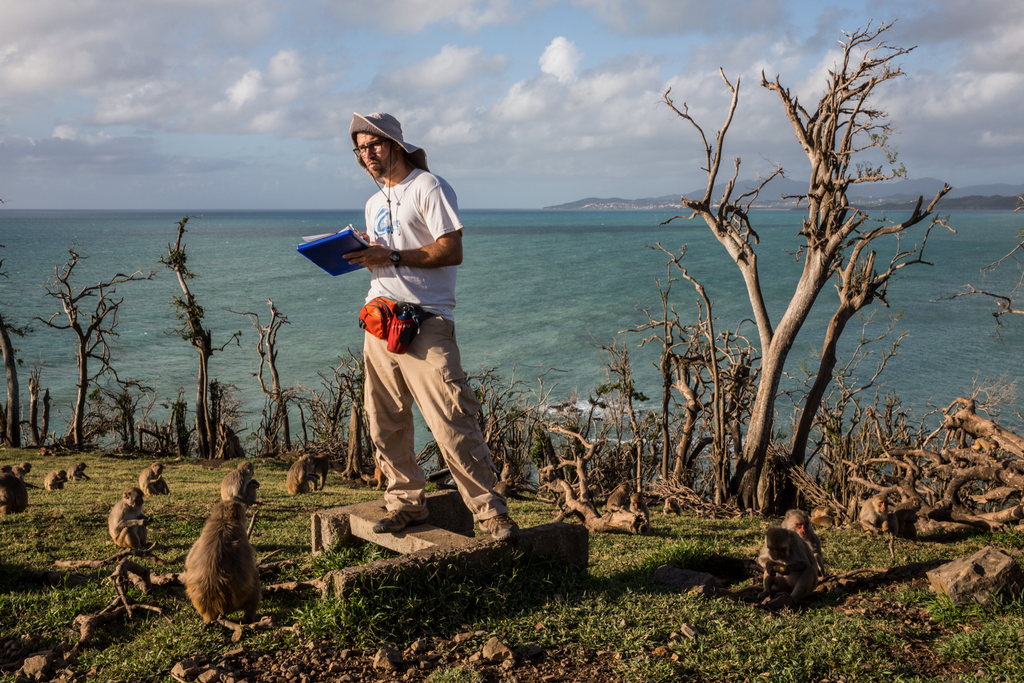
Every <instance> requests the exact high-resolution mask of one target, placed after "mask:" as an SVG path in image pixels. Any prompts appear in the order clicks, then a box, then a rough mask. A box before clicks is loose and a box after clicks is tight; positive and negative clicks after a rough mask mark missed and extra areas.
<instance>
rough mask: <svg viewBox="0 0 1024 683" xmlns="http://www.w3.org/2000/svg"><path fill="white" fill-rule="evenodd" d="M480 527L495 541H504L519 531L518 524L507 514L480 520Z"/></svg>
mask: <svg viewBox="0 0 1024 683" xmlns="http://www.w3.org/2000/svg"><path fill="white" fill-rule="evenodd" d="M480 527H481V528H482V529H483V530H484V531H486V532H487V533H489V534H490V535H491V537H492V538H493V539H494V540H495V541H504V540H505V539H506V538H508V537H509V536H511V535H512V534H514V533H515V532H517V531H519V526H518V525H517V524H516V523H515V522H514V521H512V518H511V517H509V516H508V515H498V516H497V517H491V518H490V519H484V520H481V521H480Z"/></svg>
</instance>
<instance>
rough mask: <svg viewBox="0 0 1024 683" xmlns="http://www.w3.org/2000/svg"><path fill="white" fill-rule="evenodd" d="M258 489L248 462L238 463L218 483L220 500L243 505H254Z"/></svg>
mask: <svg viewBox="0 0 1024 683" xmlns="http://www.w3.org/2000/svg"><path fill="white" fill-rule="evenodd" d="M259 487H260V484H259V482H258V481H256V480H255V479H253V466H252V463H251V462H249V461H248V460H246V461H243V462H240V463H238V467H237V468H235V469H234V470H233V471H231V472H228V473H227V474H226V475H224V478H223V479H222V480H221V482H220V499H221V500H237V501H239V502H241V503H243V504H244V505H255V504H256V503H257V502H258V501H257V495H256V489H258V488H259Z"/></svg>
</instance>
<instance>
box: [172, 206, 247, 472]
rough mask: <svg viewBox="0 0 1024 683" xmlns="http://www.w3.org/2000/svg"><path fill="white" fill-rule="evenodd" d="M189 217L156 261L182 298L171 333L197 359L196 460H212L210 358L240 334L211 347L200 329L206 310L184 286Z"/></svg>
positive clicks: (213, 430) (210, 336)
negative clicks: (171, 277) (184, 240)
mask: <svg viewBox="0 0 1024 683" xmlns="http://www.w3.org/2000/svg"><path fill="white" fill-rule="evenodd" d="M188 220H189V217H188V216H185V217H184V218H182V219H181V220H180V221H178V234H177V238H176V239H175V241H174V244H173V245H170V244H168V245H167V254H166V255H164V256H161V257H160V263H161V264H163V265H165V266H167V267H168V268H170V269H171V270H172V271H173V272H174V274H175V276H176V277H177V278H178V285H179V286H180V287H181V291H182V296H180V297H179V296H176V297H174V309H175V311H176V314H177V318H178V327H176V328H175V330H174V333H175V334H178V335H180V336H181V338H182V339H184V340H185V341H187V342H188V343H189V344H191V345H192V348H194V349H195V350H196V353H197V354H198V356H199V371H198V373H197V375H198V381H197V385H196V429H195V437H196V450H197V451H198V455H199V457H200V458H206V459H209V458H212V457H213V456H214V453H215V452H216V450H217V423H216V421H214V420H213V419H212V417H211V414H210V403H209V391H210V358H211V356H213V354H214V352H217V351H223V350H224V349H225V348H227V346H228V345H229V344H230V343H231V342H235V343H236V344H237V343H238V339H239V337H241V336H242V331H241V330H239V331H238V332H235V333H234V334H232V335H231V338H230V339H228V340H227V341H226V342H224V344H223V345H221V346H219V347H215V346H214V345H213V332H212V330H209V329H207V328H206V327H205V326H204V322H203V318H204V317H205V315H206V310H205V309H204V308H203V307H202V306H200V305H199V302H198V301H197V300H196V297H195V295H193V294H192V290H190V289H189V286H188V282H189V280H192V279H194V278H195V276H196V275H195V273H193V272H192V271H191V270H189V269H188V266H187V262H188V256H187V254H186V252H185V245H184V244H182V243H181V240H182V237H184V236H185V232H186V230H185V225H187V224H188Z"/></svg>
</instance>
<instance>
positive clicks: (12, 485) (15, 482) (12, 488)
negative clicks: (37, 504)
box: [0, 472, 28, 515]
mask: <svg viewBox="0 0 1024 683" xmlns="http://www.w3.org/2000/svg"><path fill="white" fill-rule="evenodd" d="M26 507H28V489H27V488H25V482H23V481H22V480H21V479H19V478H18V477H17V476H16V475H14V474H11V473H10V472H4V473H3V474H0V514H4V515H10V514H13V513H15V512H24V511H25V508H26Z"/></svg>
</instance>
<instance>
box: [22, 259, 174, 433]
mask: <svg viewBox="0 0 1024 683" xmlns="http://www.w3.org/2000/svg"><path fill="white" fill-rule="evenodd" d="M68 254H69V255H70V258H69V259H68V261H67V262H66V263H64V265H63V267H62V266H54V267H53V276H52V277H51V278H50V279H49V280H48V281H47V286H46V293H47V294H48V295H49V296H51V297H53V298H54V299H57V300H58V301H59V302H60V305H61V311H56V312H54V313H53V315H51V316H50V317H49V318H47V319H45V320H44V319H43V318H38V317H37V318H36V320H38V321H40V322H41V323H43V324H44V325H46V326H47V327H51V328H53V329H56V330H71V331H72V332H74V333H75V361H76V362H77V364H78V382H77V386H78V391H77V394H76V398H75V409H74V414H73V417H72V420H71V424H70V425H69V429H68V432H69V433H70V434H71V436H72V441H73V443H74V445H75V448H82V447H84V446H85V430H84V425H85V411H86V408H87V405H88V401H89V386H90V385H91V384H92V383H94V382H95V381H96V380H98V379H99V378H100V377H101V376H103V375H105V374H107V373H110V374H112V375H113V376H114V377H115V378H116V377H117V372H116V371H115V370H114V368H113V366H112V365H111V349H110V346H111V343H112V342H113V340H114V339H116V338H117V337H118V336H119V335H118V333H117V324H118V317H119V309H120V306H121V303H122V302H123V301H124V297H121V298H120V299H114V298H113V297H114V295H115V294H116V293H117V285H119V284H122V283H125V282H137V281H139V280H151V279H153V275H154V273H153V271H149V273H148V274H146V275H143V273H142V271H141V270H136V271H135V272H133V273H131V274H128V275H126V274H124V273H118V274H117V275H115V276H114V277H112V278H110V279H109V280H107V281H105V282H100V283H99V284H96V285H83V286H81V287H75V286H74V285H73V284H72V282H71V279H72V276H73V275H74V273H75V268H77V267H78V265H79V264H80V263H81V262H82V259H83V258H85V257H83V256H80V255H79V253H78V252H77V251H76V247H75V245H74V244H72V245H71V248H70V249H68ZM91 300H95V306H94V308H93V310H92V312H91V313H87V312H86V311H85V310H84V308H83V307H84V305H85V304H86V303H88V302H90V301H91ZM62 312H63V319H62V320H63V322H57V319H58V318H59V317H60V316H61V313H62ZM90 361H95V362H96V363H98V365H99V368H98V369H96V370H91V369H90Z"/></svg>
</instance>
